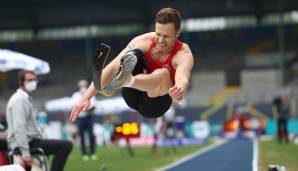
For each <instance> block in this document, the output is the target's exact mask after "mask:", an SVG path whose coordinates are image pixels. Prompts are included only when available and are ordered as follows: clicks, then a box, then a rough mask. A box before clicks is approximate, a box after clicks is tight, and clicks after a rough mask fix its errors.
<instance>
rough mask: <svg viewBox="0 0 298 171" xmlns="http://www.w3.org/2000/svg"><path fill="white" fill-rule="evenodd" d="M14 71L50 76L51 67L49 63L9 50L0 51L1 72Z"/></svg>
mask: <svg viewBox="0 0 298 171" xmlns="http://www.w3.org/2000/svg"><path fill="white" fill-rule="evenodd" d="M14 69H26V70H30V71H33V72H35V73H36V74H48V73H49V72H50V66H49V64H48V63H47V62H45V61H43V60H40V59H37V58H34V57H31V56H28V55H25V54H23V53H19V52H14V51H11V50H7V49H0V71H2V72H6V71H10V70H14Z"/></svg>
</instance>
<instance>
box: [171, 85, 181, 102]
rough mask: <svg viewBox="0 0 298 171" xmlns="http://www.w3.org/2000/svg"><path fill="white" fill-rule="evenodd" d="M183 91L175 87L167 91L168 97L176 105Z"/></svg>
mask: <svg viewBox="0 0 298 171" xmlns="http://www.w3.org/2000/svg"><path fill="white" fill-rule="evenodd" d="M184 91H185V90H184V88H181V87H179V86H177V85H175V86H173V87H171V88H170V89H169V95H170V96H171V98H172V100H173V101H174V102H176V103H178V102H180V101H181V100H182V99H183V96H184Z"/></svg>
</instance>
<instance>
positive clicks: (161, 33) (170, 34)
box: [155, 8, 181, 50]
mask: <svg viewBox="0 0 298 171" xmlns="http://www.w3.org/2000/svg"><path fill="white" fill-rule="evenodd" d="M180 25H181V15H180V13H179V12H178V11H177V10H175V9H173V8H163V9H161V10H160V11H159V12H158V13H157V14H156V16H155V33H156V40H157V47H158V48H160V49H161V50H164V49H166V48H171V47H173V46H174V44H175V41H176V39H177V38H178V37H179V35H180Z"/></svg>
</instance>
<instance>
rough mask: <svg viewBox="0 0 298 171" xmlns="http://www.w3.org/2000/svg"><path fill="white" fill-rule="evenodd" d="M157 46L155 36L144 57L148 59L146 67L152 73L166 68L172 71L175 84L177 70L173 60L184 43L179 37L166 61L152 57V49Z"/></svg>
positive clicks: (171, 74)
mask: <svg viewBox="0 0 298 171" xmlns="http://www.w3.org/2000/svg"><path fill="white" fill-rule="evenodd" d="M155 46H156V39H155V38H153V39H152V41H151V44H150V46H149V48H148V50H147V51H146V53H145V55H144V58H145V61H146V63H145V69H146V70H147V72H148V73H151V72H153V71H154V70H156V69H159V68H166V69H167V70H168V71H169V72H170V76H171V79H172V82H173V84H175V73H176V70H175V68H174V67H173V65H172V60H173V57H174V56H175V55H176V54H177V52H178V51H179V50H180V49H181V48H182V46H183V43H182V42H181V41H180V40H178V39H177V40H176V42H175V47H174V48H173V50H172V51H171V53H170V54H169V56H168V58H167V59H166V60H165V61H164V62H161V61H158V60H154V59H152V54H151V50H152V48H154V47H155Z"/></svg>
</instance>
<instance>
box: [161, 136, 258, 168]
mask: <svg viewBox="0 0 298 171" xmlns="http://www.w3.org/2000/svg"><path fill="white" fill-rule="evenodd" d="M253 148H254V145H253V140H251V139H247V138H239V139H233V140H230V141H228V142H226V143H224V144H222V145H220V146H218V147H216V148H213V149H211V150H210V151H208V152H205V153H202V154H201V153H198V154H197V155H194V156H193V157H191V158H190V159H188V160H185V161H183V162H178V163H176V164H173V165H170V166H167V167H165V168H163V169H160V170H159V171H253V170H254V169H253V156H254V154H253V153H254V149H253Z"/></svg>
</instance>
